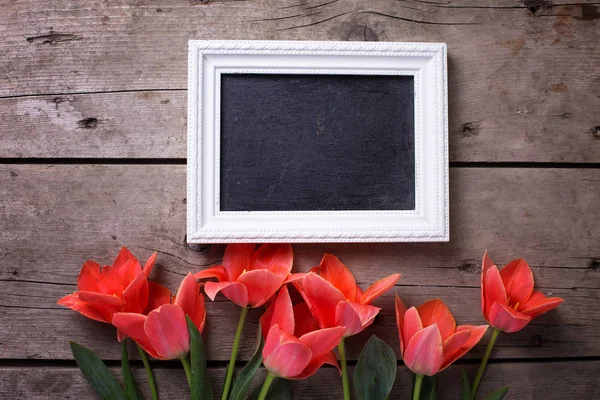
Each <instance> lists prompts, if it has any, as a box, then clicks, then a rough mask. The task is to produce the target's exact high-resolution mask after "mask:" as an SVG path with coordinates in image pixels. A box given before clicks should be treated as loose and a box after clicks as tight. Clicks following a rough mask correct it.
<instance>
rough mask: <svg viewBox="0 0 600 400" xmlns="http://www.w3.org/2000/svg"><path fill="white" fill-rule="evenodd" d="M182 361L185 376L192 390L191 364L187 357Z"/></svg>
mask: <svg viewBox="0 0 600 400" xmlns="http://www.w3.org/2000/svg"><path fill="white" fill-rule="evenodd" d="M180 360H181V364H183V369H184V371H185V376H187V380H188V385H189V386H190V389H191V387H192V370H191V368H190V362H189V361H188V359H187V355H185V356H183V357H181V358H180Z"/></svg>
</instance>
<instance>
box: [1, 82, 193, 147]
mask: <svg viewBox="0 0 600 400" xmlns="http://www.w3.org/2000/svg"><path fill="white" fill-rule="evenodd" d="M186 110H187V108H186V94H185V91H176V92H173V91H142V92H134V93H129V92H127V93H104V94H78V95H57V96H30V97H19V98H10V99H0V138H1V139H0V143H2V145H1V146H0V157H9V158H10V157H18V158H28V157H38V158H39V157H41V158H50V157H67V158H70V157H74V158H81V157H86V158H89V157H91V158H177V157H179V158H185V157H186V154H185V151H186V127H185V124H186V112H187V111H186Z"/></svg>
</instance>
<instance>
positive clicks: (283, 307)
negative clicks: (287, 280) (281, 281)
mask: <svg viewBox="0 0 600 400" xmlns="http://www.w3.org/2000/svg"><path fill="white" fill-rule="evenodd" d="M275 324H277V325H279V329H281V330H282V331H284V332H286V333H288V334H290V335H293V334H294V325H295V323H294V308H293V306H292V299H291V298H290V293H289V291H288V288H287V286H284V287H282V288H281V290H280V291H279V294H278V295H277V299H276V300H275V303H274V304H273V316H272V317H271V325H275ZM269 328H270V327H269Z"/></svg>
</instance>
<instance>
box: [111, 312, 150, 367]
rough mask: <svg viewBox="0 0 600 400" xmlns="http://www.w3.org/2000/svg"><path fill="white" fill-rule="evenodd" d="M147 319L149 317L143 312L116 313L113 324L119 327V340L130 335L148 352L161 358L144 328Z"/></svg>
mask: <svg viewBox="0 0 600 400" xmlns="http://www.w3.org/2000/svg"><path fill="white" fill-rule="evenodd" d="M146 319H147V317H146V316H145V315H141V314H134V313H116V314H115V316H114V318H113V325H114V326H115V327H117V332H118V336H119V340H122V339H124V338H126V337H130V338H132V339H133V340H135V341H136V343H137V344H139V345H140V346H141V347H142V348H143V349H144V351H145V352H146V353H148V354H150V355H151V356H152V357H154V358H160V356H159V355H158V354H157V353H156V351H155V350H154V347H153V346H152V345H151V344H150V340H148V336H147V335H146V331H145V330H144V324H145V322H146Z"/></svg>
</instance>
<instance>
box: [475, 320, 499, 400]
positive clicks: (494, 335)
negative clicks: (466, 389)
mask: <svg viewBox="0 0 600 400" xmlns="http://www.w3.org/2000/svg"><path fill="white" fill-rule="evenodd" d="M499 334H500V331H499V330H498V329H494V331H493V332H492V337H491V338H490V342H489V343H488V345H487V347H486V349H485V354H484V355H483V359H482V360H481V364H479V369H478V370H477V375H475V380H474V381H473V387H472V388H471V400H473V399H475V394H476V393H477V389H478V388H479V382H481V377H482V376H483V371H485V366H486V365H487V362H488V358H490V354H492V348H494V344H495V343H496V339H497V338H498V335H499Z"/></svg>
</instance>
